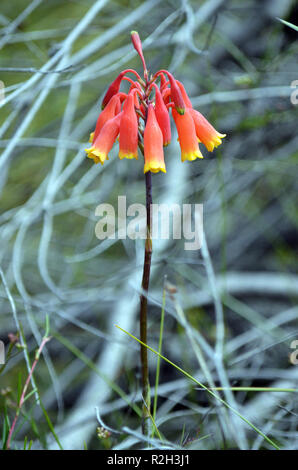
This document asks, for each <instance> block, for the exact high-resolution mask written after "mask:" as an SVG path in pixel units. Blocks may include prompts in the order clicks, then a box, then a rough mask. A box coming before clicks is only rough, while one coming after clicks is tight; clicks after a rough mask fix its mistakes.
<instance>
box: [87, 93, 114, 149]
mask: <svg viewBox="0 0 298 470" xmlns="http://www.w3.org/2000/svg"><path fill="white" fill-rule="evenodd" d="M120 109H121V101H120V97H119V96H118V94H117V95H115V96H113V97H112V98H111V99H110V101H109V103H108V104H107V106H106V107H105V108H104V110H103V111H102V112H101V113H100V115H99V116H98V119H97V122H96V126H95V131H94V132H92V133H91V134H90V142H91V143H93V142H94V141H95V139H96V138H97V136H98V134H99V133H100V131H101V129H102V128H103V126H104V125H105V123H106V122H107V121H108V120H109V119H111V118H113V117H114V116H115V115H116V114H118V113H119V111H120Z"/></svg>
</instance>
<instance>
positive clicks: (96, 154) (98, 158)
mask: <svg viewBox="0 0 298 470" xmlns="http://www.w3.org/2000/svg"><path fill="white" fill-rule="evenodd" d="M85 152H86V153H87V157H88V158H92V159H93V160H94V163H101V164H102V165H103V163H104V161H105V160H108V159H109V157H108V156H107V155H106V154H105V153H102V152H100V151H99V150H97V149H96V148H95V147H91V148H90V149H85Z"/></svg>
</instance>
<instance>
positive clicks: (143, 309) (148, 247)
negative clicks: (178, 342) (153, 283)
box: [140, 171, 152, 435]
mask: <svg viewBox="0 0 298 470" xmlns="http://www.w3.org/2000/svg"><path fill="white" fill-rule="evenodd" d="M145 181H146V210H147V237H146V242H145V257H144V267H143V279H142V294H141V297H140V339H141V341H142V342H143V343H145V344H147V295H148V289H149V280H150V268H151V256H152V240H151V225H152V214H151V204H152V180H151V172H150V171H148V172H147V173H146V174H145ZM141 368H142V397H143V408H142V409H143V415H142V432H143V434H144V435H148V430H149V425H148V423H149V421H148V419H149V417H150V384H149V368H148V351H147V348H146V347H145V346H143V345H141Z"/></svg>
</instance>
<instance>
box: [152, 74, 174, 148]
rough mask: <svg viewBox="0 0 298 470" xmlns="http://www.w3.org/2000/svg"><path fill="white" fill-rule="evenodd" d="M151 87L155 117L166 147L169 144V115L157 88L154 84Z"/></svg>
mask: <svg viewBox="0 0 298 470" xmlns="http://www.w3.org/2000/svg"><path fill="white" fill-rule="evenodd" d="M153 85H154V89H155V109H154V110H155V116H156V119H157V122H158V124H159V127H160V129H161V132H162V135H163V145H164V147H166V146H167V145H169V144H170V142H171V121H170V115H169V111H168V109H167V107H166V105H165V103H164V100H163V98H162V96H161V93H160V91H159V88H158V86H157V85H156V84H155V83H154V84H153Z"/></svg>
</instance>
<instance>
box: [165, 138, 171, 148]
mask: <svg viewBox="0 0 298 470" xmlns="http://www.w3.org/2000/svg"><path fill="white" fill-rule="evenodd" d="M170 143H171V141H170V140H169V142H165V143H164V144H163V146H164V147H167V146H168V145H170Z"/></svg>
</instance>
